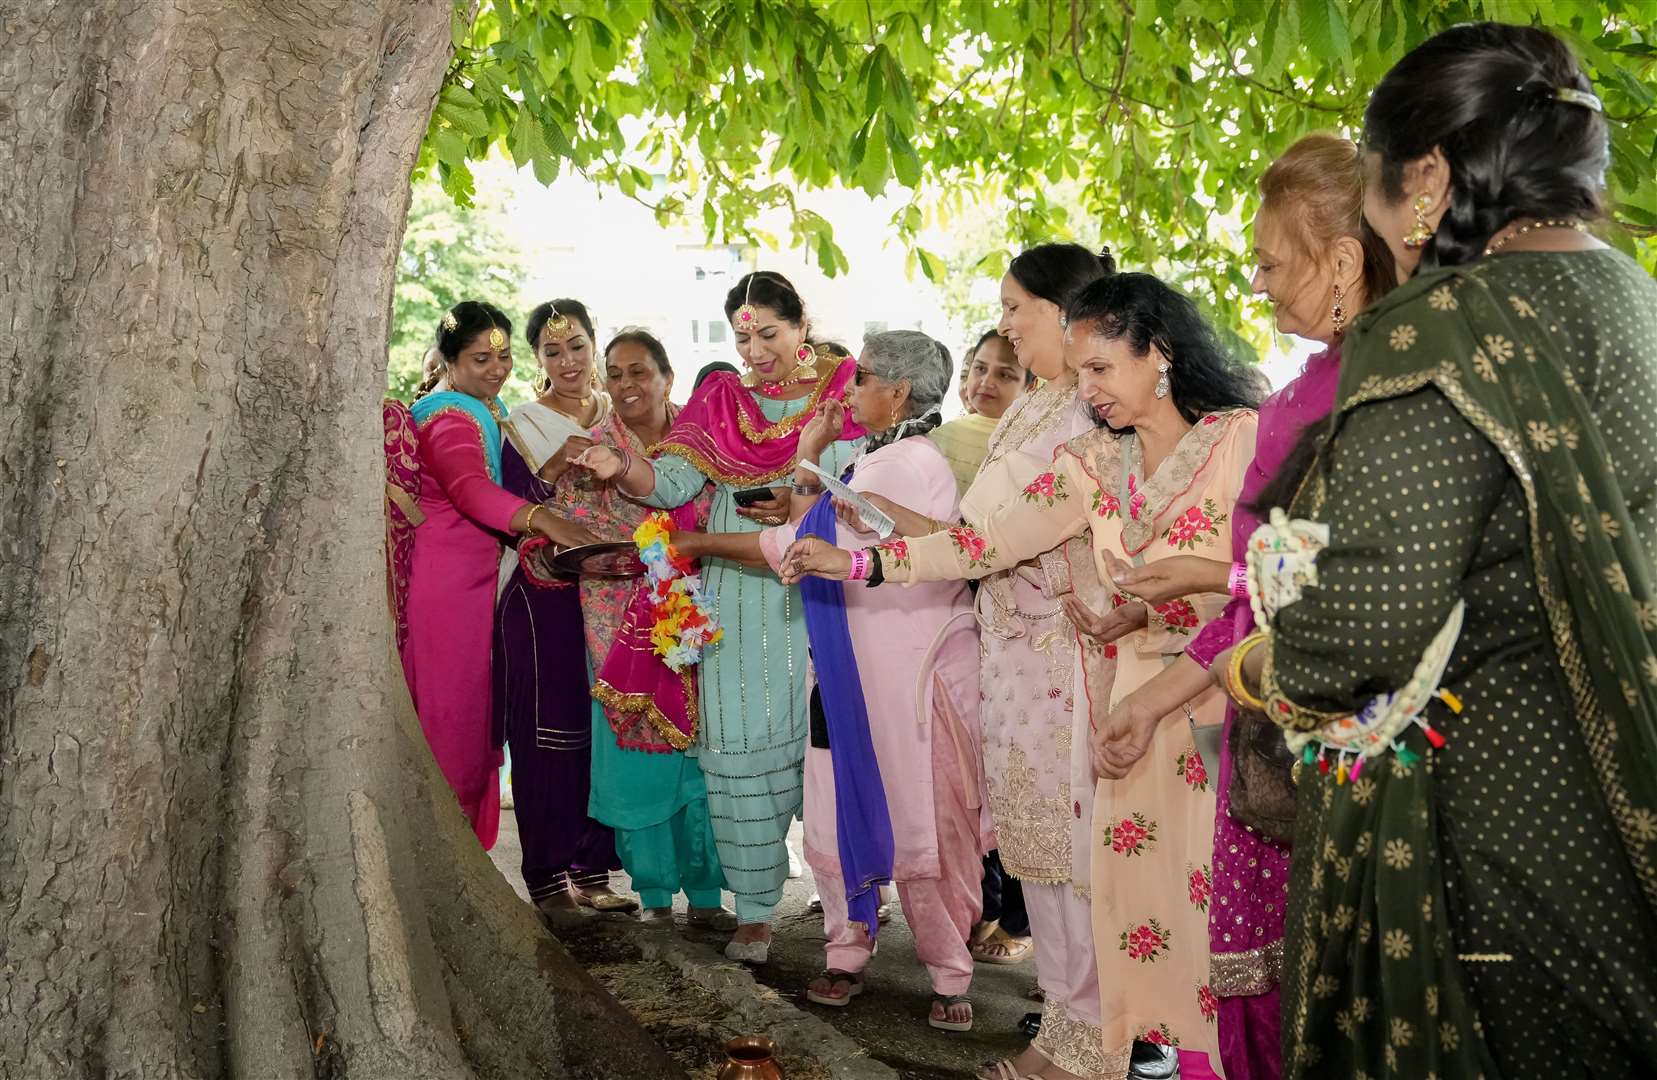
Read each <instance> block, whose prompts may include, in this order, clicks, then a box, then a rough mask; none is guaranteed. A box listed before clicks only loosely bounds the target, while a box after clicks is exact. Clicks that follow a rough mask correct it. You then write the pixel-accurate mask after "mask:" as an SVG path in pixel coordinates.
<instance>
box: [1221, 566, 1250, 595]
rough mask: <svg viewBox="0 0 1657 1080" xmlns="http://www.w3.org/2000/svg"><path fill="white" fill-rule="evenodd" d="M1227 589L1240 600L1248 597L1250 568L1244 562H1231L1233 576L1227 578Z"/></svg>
mask: <svg viewBox="0 0 1657 1080" xmlns="http://www.w3.org/2000/svg"><path fill="white" fill-rule="evenodd" d="M1226 591H1227V592H1229V593H1230V594H1231V595H1232V596H1235V597H1237V598H1238V599H1239V600H1247V599H1248V594H1249V568H1248V567H1247V566H1245V565H1244V564H1243V563H1232V564H1231V577H1230V578H1228V579H1227V580H1226Z"/></svg>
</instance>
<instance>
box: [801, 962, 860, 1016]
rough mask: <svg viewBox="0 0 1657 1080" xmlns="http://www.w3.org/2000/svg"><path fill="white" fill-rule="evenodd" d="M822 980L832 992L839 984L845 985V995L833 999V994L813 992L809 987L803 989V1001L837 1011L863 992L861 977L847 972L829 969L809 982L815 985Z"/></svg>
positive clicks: (819, 991)
mask: <svg viewBox="0 0 1657 1080" xmlns="http://www.w3.org/2000/svg"><path fill="white" fill-rule="evenodd" d="M822 979H827V980H828V983H829V989H830V990H833V989H834V988H835V987H836V986H839V985H840V984H841V983H845V984H846V993H845V994H844V995H843V996H841V997H835V996H834V995H833V994H825V993H823V992H822V991H821V990H813V989H812V988H811V987H810V986H807V987H806V988H805V999H806V1000H807V1001H809V1002H811V1003H812V1004H813V1005H831V1006H833V1007H834V1008H837V1009H840V1008H844V1007H846V1006H847V1005H850V1004H851V1001H852V998H854V997H856V996H857V995H858V994H861V993H862V992H863V976H862V975H855V974H853V973H852V972H849V971H836V970H835V969H833V968H829V969H827V970H826V971H824V972H822V973H821V974H820V975H818V976H817V978H815V979H812V980H811V981H812V982H814V983H815V982H818V981H820V980H822Z"/></svg>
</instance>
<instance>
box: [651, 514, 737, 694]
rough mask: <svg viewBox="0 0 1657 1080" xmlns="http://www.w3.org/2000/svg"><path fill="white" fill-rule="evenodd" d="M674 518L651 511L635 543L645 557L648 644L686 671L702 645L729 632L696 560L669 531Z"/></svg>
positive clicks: (698, 657) (670, 663)
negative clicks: (651, 623)
mask: <svg viewBox="0 0 1657 1080" xmlns="http://www.w3.org/2000/svg"><path fill="white" fill-rule="evenodd" d="M670 535H672V522H671V521H670V519H669V518H668V516H667V515H666V514H652V515H650V516H649V517H648V518H645V519H644V521H642V522H641V523H640V524H639V527H638V528H637V529H634V530H633V543H635V544H637V545H638V547H639V561H640V562H642V563H644V569H645V577H646V581H647V584H646V588H648V589H649V590H650V600H651V613H652V614H653V615H654V616H655V618H656V623H655V625H654V626H652V627H651V629H650V644H651V646H652V648H653V649H654V651H655V653H656V655H657V656H659V657H661V658H662V662H663V663H664V664H666V665H667V666H668V667H669V668H671V669H672V670H674V671H684V670H685V669H686V668H689V667H692V666H694V665H695V664H697V663H698V662H699V661H701V659H702V650H703V649H704V648H706V647H707V646H709V645H712V644H713V643H714V642H716V641H718V640H719V639H720V638H722V637H724V636H725V631H724V630H722V629H720V626H719V624H718V622H716V621H715V620H714V617H713V605H712V604H710V603H709V602H708V598H707V596H706V595H705V594H704V593H703V592H702V579H701V577H700V575H698V574H697V573H696V566H695V564H694V563H692V562H691V561H690V560H689V559H686V558H685V557H684V556H683V555H681V554H680V553H679V552H678V550H677V549H675V548H674V547H673V545H672V544H670V543H669V542H668V537H669V536H670Z"/></svg>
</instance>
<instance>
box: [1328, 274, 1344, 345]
mask: <svg viewBox="0 0 1657 1080" xmlns="http://www.w3.org/2000/svg"><path fill="white" fill-rule="evenodd" d="M1345 295H1346V294H1345V293H1344V292H1343V291H1342V290H1341V287H1340V286H1339V285H1336V286H1335V306H1334V307H1332V308H1330V309H1329V325H1330V327H1331V328H1333V330H1334V331H1335V336H1336V337H1340V336H1341V335H1342V334H1344V333H1346V305H1345V304H1343V303H1341V301H1342V300H1343V299H1344V298H1345Z"/></svg>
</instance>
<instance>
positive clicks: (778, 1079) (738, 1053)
mask: <svg viewBox="0 0 1657 1080" xmlns="http://www.w3.org/2000/svg"><path fill="white" fill-rule="evenodd" d="M718 1080H783V1076H782V1066H780V1065H778V1064H777V1044H776V1043H775V1042H774V1041H773V1040H771V1039H769V1038H767V1037H766V1036H764V1035H740V1036H738V1037H737V1038H734V1039H732V1040H731V1041H730V1042H728V1043H726V1044H725V1064H724V1065H722V1066H720V1068H719V1078H718Z"/></svg>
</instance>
